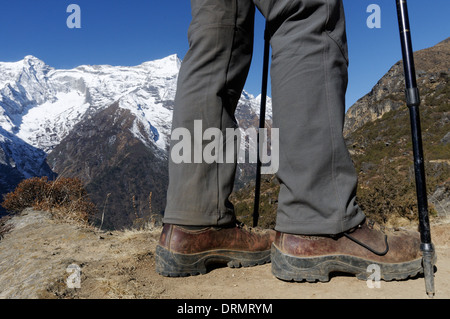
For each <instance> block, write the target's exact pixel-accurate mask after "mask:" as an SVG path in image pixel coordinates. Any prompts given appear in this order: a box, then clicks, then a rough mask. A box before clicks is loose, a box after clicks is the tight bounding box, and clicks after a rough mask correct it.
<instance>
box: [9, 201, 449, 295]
mask: <svg viewBox="0 0 450 319" xmlns="http://www.w3.org/2000/svg"><path fill="white" fill-rule="evenodd" d="M9 225H10V226H13V228H12V230H11V231H9V232H8V233H6V234H5V235H4V237H3V239H1V240H0V298H69V299H70V298H83V299H91V298H96V299H106V298H150V299H179V298H181V299H187V298H190V299H207V298H214V299H236V298H238V299H248V298H251V299H260V298H261V299H278V298H281V299H297V298H302V299H303V298H317V299H319V298H327V299H344V298H345V299H346V298H352V299H361V298H364V299H391V298H395V299H406V298H407V299H411V298H418V299H426V298H427V296H426V294H425V288H424V280H423V278H422V277H419V278H415V279H410V280H407V281H394V282H384V281H382V282H381V283H380V284H381V287H380V288H372V289H370V288H368V286H367V284H366V282H365V281H360V280H357V279H356V278H355V277H351V276H345V275H336V276H334V277H333V278H332V279H331V280H330V282H328V283H290V282H284V281H280V280H278V279H276V278H275V277H274V276H273V275H272V274H271V271H270V264H267V265H263V266H257V267H252V268H239V269H230V268H226V267H224V268H217V269H213V270H212V271H210V272H209V273H207V274H206V275H202V276H195V277H186V278H165V277H162V276H159V275H158V274H156V273H155V271H154V251H155V247H156V244H157V240H158V238H159V234H160V231H161V228H154V229H149V230H145V231H121V232H119V231H117V232H98V231H96V230H94V229H91V228H83V227H81V226H78V225H74V224H68V223H61V222H57V221H55V220H52V219H51V218H50V216H49V214H48V213H46V212H38V211H33V210H25V211H24V212H23V213H22V214H20V215H17V216H14V217H13V218H11V219H10V220H9V221H7V223H6V225H5V226H7V227H8V226H9ZM432 236H433V242H434V244H435V247H436V251H437V254H438V260H437V268H438V271H437V273H436V276H435V285H436V297H435V298H444V299H448V298H450V223H448V222H445V223H444V222H441V223H435V224H433V226H432ZM69 265H76V266H77V267H79V269H80V270H81V282H80V287H81V288H69V287H68V285H67V280H68V277H69V276H72V277H71V278H74V276H75V274H76V272H72V273H70V272H67V268H68V266H69ZM74 267H75V266H74ZM69 283H72V284H75V285H76V281H70V280H69Z"/></svg>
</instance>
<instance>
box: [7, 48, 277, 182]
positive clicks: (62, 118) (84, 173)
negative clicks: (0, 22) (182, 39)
mask: <svg viewBox="0 0 450 319" xmlns="http://www.w3.org/2000/svg"><path fill="white" fill-rule="evenodd" d="M180 64H181V61H180V59H179V58H178V57H177V55H171V56H168V57H166V58H163V59H160V60H155V61H149V62H144V63H142V64H140V65H137V66H110V65H82V66H78V67H76V68H73V69H68V70H65V69H55V68H53V67H51V66H49V65H47V64H45V63H44V62H43V61H41V60H39V59H38V58H36V57H34V56H26V57H25V58H24V59H23V60H21V61H17V62H0V128H1V130H0V146H1V147H0V150H1V152H0V153H1V154H0V165H3V166H5V165H6V166H8V165H9V166H11V165H13V166H14V169H15V170H16V171H17V172H18V173H20V174H19V175H21V176H22V177H23V178H28V177H30V176H33V175H34V176H41V175H49V174H51V171H50V172H49V171H48V170H47V169H46V168H42V167H41V166H42V165H44V164H47V163H46V161H45V160H46V158H47V157H48V156H49V155H50V154H52V152H53V151H54V150H55V149H56V148H57V149H58V154H52V156H51V162H49V165H50V167H51V168H52V169H53V170H56V173H58V174H61V173H62V172H63V171H70V172H72V173H73V174H76V175H79V176H81V177H83V178H87V179H89V180H88V182H89V181H91V178H92V180H95V176H94V175H96V174H99V171H95V169H94V170H93V169H92V167H93V166H96V167H100V166H101V167H103V169H106V167H107V165H113V164H111V163H110V162H108V161H106V160H105V158H106V157H108V156H109V157H112V158H113V157H114V156H113V155H111V154H110V153H108V155H106V154H105V153H101V154H100V152H95V153H96V157H95V161H94V160H92V159H91V162H89V160H88V159H87V158H89V154H87V153H86V152H87V149H83V147H84V146H85V145H83V144H82V142H80V143H76V141H77V140H78V139H79V140H80V141H81V140H83V141H87V139H88V138H92V137H93V136H97V137H99V136H101V137H102V138H104V139H105V140H96V143H97V144H98V145H99V146H100V145H103V144H104V145H112V144H114V143H113V142H114V141H116V140H118V139H120V138H122V139H130V138H134V139H136V140H138V141H140V142H141V143H142V144H143V145H144V146H145V147H146V149H147V150H150V152H151V153H152V156H150V157H151V158H153V155H154V156H156V158H159V160H161V161H167V149H168V145H169V138H170V136H169V135H170V129H171V120H172V108H173V104H174V99H175V92H176V82H177V77H178V72H179V68H180ZM259 103H260V97H259V96H258V97H256V98H255V97H254V96H252V95H251V94H248V93H246V92H243V94H242V96H241V98H240V101H239V106H238V110H237V112H236V117H237V119H238V120H239V122H240V123H241V128H242V129H246V128H247V127H248V126H249V125H253V126H257V123H258V115H259ZM112 105H114V108H113V109H110V107H111V106H112ZM112 110H114V111H112ZM102 111H105V112H106V113H105V112H103V113H102V114H103V115H99V114H100V112H102ZM124 111H126V112H125V113H124ZM105 114H108V116H107V117H106V115H105ZM113 115H114V116H115V117H114V116H113ZM267 118H268V120H269V121H270V120H271V103H270V100H269V101H268V104H267ZM100 119H102V120H103V121H105V120H107V121H109V122H108V123H109V126H111V127H116V128H117V127H121V128H122V129H125V130H127V131H128V132H129V133H131V134H130V135H126V137H125V135H120V136H119V135H118V134H116V133H114V134H113V133H111V132H107V131H106V129H107V127H104V126H102V125H101V123H95V121H99V120H100ZM118 119H122V121H124V123H125V122H126V125H125V124H123V125H120V126H116V123H115V121H117V120H118ZM125 119H126V120H125ZM92 121H94V122H92ZM100 127H102V129H101V134H100V133H99V132H100V131H99V128H100ZM83 130H90V131H89V132H85V131H83ZM81 131H83V132H81ZM108 134H109V135H108ZM65 140H68V141H70V143H65V142H64V141H65ZM127 143H128V144H133V143H130V142H129V141H128V142H127ZM84 144H86V143H84ZM74 148H77V150H76V151H74ZM115 150H116V151H117V150H120V151H122V150H123V148H118V149H115ZM89 151H90V152H91V153H92V149H90V150H89ZM71 152H72V153H73V152H74V153H73V154H75V153H76V154H81V153H83V154H84V157H85V158H82V157H76V161H78V163H75V161H74V160H73V154H72V153H71ZM105 152H106V150H105ZM108 152H110V151H108ZM69 153H71V154H72V155H71V159H70V161H68V155H67V154H69ZM116 155H117V154H116ZM121 156H122V155H121ZM123 156H126V155H125V154H123ZM114 158H115V157H114ZM154 160H155V159H153V161H154ZM69 162H70V164H69ZM88 162H89V163H90V164H89V165H88V164H87V163H88ZM94 162H95V163H101V164H99V165H98V166H97V164H95V165H94V164H92V163H94ZM106 163H107V164H106ZM102 165H103V166H102ZM6 166H5V167H6ZM44 166H45V165H44ZM68 166H71V168H70V167H68ZM81 167H83V168H81ZM5 172H6V171H5ZM17 172H16V173H17ZM95 172H96V173H95ZM5 174H6V173H5ZM5 174H3V173H2V175H5ZM19 175H18V176H19ZM1 180H4V181H5V182H4V184H7V182H6V180H7V179H6V176H2V177H0V182H1ZM14 180H17V178H16V179H14ZM8 181H10V179H9V180H8ZM165 183H166V181H161V186H162V187H163V188H164V187H165ZM9 188H11V187H9ZM5 189H6V188H5Z"/></svg>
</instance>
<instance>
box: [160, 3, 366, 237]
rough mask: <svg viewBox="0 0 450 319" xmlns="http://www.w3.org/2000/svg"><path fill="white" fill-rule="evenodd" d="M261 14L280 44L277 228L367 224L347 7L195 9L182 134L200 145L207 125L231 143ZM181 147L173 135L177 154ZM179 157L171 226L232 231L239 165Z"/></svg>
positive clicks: (275, 89)
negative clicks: (350, 135) (349, 95)
mask: <svg viewBox="0 0 450 319" xmlns="http://www.w3.org/2000/svg"><path fill="white" fill-rule="evenodd" d="M255 5H256V7H257V8H258V9H259V10H260V11H261V13H262V14H263V15H264V16H265V17H266V19H267V21H268V23H269V33H270V35H271V40H270V44H271V47H272V62H271V70H270V74H271V85H272V109H273V127H274V128H278V129H279V169H278V172H277V173H276V176H277V178H278V180H279V182H280V193H279V198H278V210H277V220H276V227H275V229H276V230H277V231H280V232H287V233H293V234H305V235H308V234H309V235H311V234H317V235H320V234H337V233H341V232H344V231H346V230H348V229H350V228H352V227H355V226H356V225H358V224H359V223H361V222H362V221H363V219H364V217H365V216H364V213H363V212H362V211H361V209H360V208H359V207H358V206H357V204H356V202H355V197H356V186H357V175H356V172H355V169H354V166H353V163H352V161H351V158H350V156H349V153H348V150H347V148H346V146H345V143H344V138H343V135H342V129H343V122H344V112H345V92H346V88H347V66H348V55H347V42H346V33H345V18H344V11H343V5H342V1H341V0H191V8H192V22H191V24H190V26H189V30H188V40H189V50H188V52H187V54H186V56H185V58H184V59H183V62H182V65H181V69H180V73H179V78H178V87H177V93H176V99H175V106H174V113H173V123H172V129H173V130H174V129H176V128H185V129H187V130H188V131H189V132H192V136H194V135H195V132H194V130H195V129H194V121H196V120H197V124H198V123H201V124H202V130H203V131H202V132H204V131H205V130H206V129H207V128H218V129H220V130H221V131H222V132H223V134H224V136H225V130H226V128H236V127H237V123H236V119H235V117H234V112H235V109H236V106H237V103H238V100H239V97H240V95H241V93H242V90H243V87H244V83H245V80H246V77H247V74H248V70H249V66H250V62H251V58H252V50H253V29H254V14H255ZM199 121H201V122H199ZM197 130H198V128H197ZM180 140H181V137H177V139H175V138H174V136H172V141H171V151H172V150H173V148H174V145H176V144H177V143H179V142H180ZM192 140H193V139H192ZM192 140H191V141H192ZM209 142H210V141H204V144H203V146H204V145H205V144H207V143H209ZM194 144H195V143H194ZM195 147H196V146H195V145H193V148H195ZM184 151H186V152H187V151H188V150H184ZM191 151H192V153H194V150H191ZM200 151H201V150H200ZM172 155H173V154H172V153H170V156H169V158H170V159H169V186H168V192H167V205H166V209H165V212H164V218H163V222H164V223H171V224H180V225H202V226H212V225H214V226H221V225H226V224H229V223H232V222H233V221H234V220H235V218H236V217H235V214H234V209H233V205H232V203H230V201H229V195H230V194H231V192H232V190H233V184H234V177H235V173H236V163H228V162H225V163H214V162H213V163H207V162H205V161H200V162H199V161H195V159H194V155H193V154H190V155H191V157H192V159H193V160H192V161H184V162H179V161H174V160H173V158H172Z"/></svg>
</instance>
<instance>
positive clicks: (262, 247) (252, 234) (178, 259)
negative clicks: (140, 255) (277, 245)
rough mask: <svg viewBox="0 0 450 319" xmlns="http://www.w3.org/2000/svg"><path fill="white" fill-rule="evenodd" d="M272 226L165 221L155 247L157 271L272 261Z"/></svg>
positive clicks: (182, 272)
mask: <svg viewBox="0 0 450 319" xmlns="http://www.w3.org/2000/svg"><path fill="white" fill-rule="evenodd" d="M274 238H275V231H273V230H264V231H263V230H259V229H255V228H248V227H246V226H244V225H243V224H238V225H236V226H235V227H225V228H218V227H207V228H204V229H199V230H190V229H186V228H183V227H181V226H177V225H171V224H166V225H164V228H163V231H162V233H161V237H160V240H159V245H158V246H157V247H156V272H157V273H159V274H161V275H163V276H169V277H179V276H189V275H199V274H205V273H206V272H207V267H208V266H209V265H211V264H214V263H226V264H227V265H228V267H231V268H234V267H240V266H242V267H250V266H256V265H262V264H265V263H267V262H270V249H271V248H270V247H271V244H272V242H273V240H274Z"/></svg>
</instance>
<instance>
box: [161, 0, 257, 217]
mask: <svg viewBox="0 0 450 319" xmlns="http://www.w3.org/2000/svg"><path fill="white" fill-rule="evenodd" d="M191 8H192V22H191V24H190V26H189V30H188V40H189V50H188V52H187V54H186V56H185V57H184V59H183V62H182V65H181V69H180V73H179V77H178V87H177V94H176V98H175V106H174V113H173V122H172V129H173V130H175V129H177V128H185V129H187V131H189V132H190V134H191V141H190V143H188V144H190V146H191V153H192V154H191V161H190V163H177V161H178V160H175V161H174V158H173V156H178V155H180V154H173V152H172V151H173V150H174V149H176V150H179V147H178V146H179V144H178V143H180V142H186V141H182V140H181V138H180V140H174V139H172V141H171V146H170V153H169V186H168V192H167V205H166V209H165V213H164V222H165V223H172V224H181V225H224V224H228V223H230V222H232V221H234V220H235V215H234V210H233V205H232V204H231V203H230V201H229V200H228V197H229V195H230V193H231V191H232V189H233V184H234V176H235V172H236V163H228V162H227V163H217V162H213V163H210V164H208V163H206V162H205V161H204V160H203V158H201V160H200V162H199V163H197V162H198V155H199V154H197V158H194V156H195V155H194V153H195V151H196V149H195V148H196V147H198V144H197V145H196V143H194V142H193V139H194V136H195V135H197V136H198V134H196V131H195V129H194V123H197V127H196V129H197V130H198V129H199V127H198V126H199V125H198V124H199V123H201V126H202V128H201V130H202V132H201V133H203V132H204V131H205V130H206V129H208V128H217V129H220V131H221V132H222V135H223V136H224V137H225V136H226V134H225V132H226V128H237V123H236V119H235V117H234V111H235V109H236V106H237V102H238V100H239V97H240V95H241V92H242V89H243V86H244V83H245V80H246V77H247V74H248V69H249V67H250V62H251V55H252V49H253V22H254V5H253V2H252V1H251V0H223V1H217V0H192V1H191ZM198 120H200V121H201V122H199V121H198ZM194 121H195V122H194ZM183 137H184V136H183ZM210 142H211V141H208V140H205V141H204V142H203V144H202V145H201V146H205V144H208V143H210ZM176 145H178V146H176ZM197 150H198V148H197ZM183 151H184V152H186V151H188V150H187V149H186V148H185V149H183ZM200 152H201V149H200ZM184 155H185V154H184Z"/></svg>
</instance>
